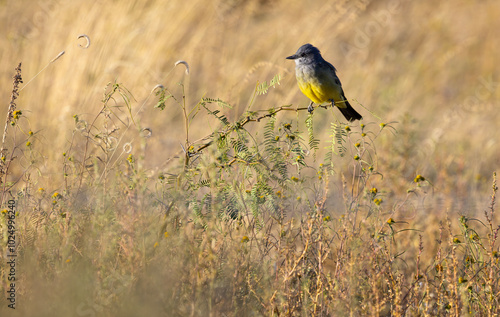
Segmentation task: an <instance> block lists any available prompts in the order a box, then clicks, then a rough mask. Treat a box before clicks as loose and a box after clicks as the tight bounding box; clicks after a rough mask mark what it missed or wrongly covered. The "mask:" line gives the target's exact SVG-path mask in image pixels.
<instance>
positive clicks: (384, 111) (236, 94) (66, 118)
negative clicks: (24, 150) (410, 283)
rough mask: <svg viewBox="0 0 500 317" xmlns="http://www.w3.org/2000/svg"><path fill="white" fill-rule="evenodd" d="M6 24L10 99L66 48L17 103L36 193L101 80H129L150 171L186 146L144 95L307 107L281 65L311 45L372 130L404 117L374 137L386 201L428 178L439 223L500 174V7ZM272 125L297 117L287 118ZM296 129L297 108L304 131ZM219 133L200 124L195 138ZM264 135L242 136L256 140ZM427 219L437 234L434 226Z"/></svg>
mask: <svg viewBox="0 0 500 317" xmlns="http://www.w3.org/2000/svg"><path fill="white" fill-rule="evenodd" d="M0 17H1V19H0V30H1V31H0V100H3V103H4V105H7V104H8V100H9V98H10V94H11V87H12V86H11V83H12V79H11V77H12V75H13V74H14V68H15V67H16V66H17V64H18V63H19V62H22V63H23V78H24V82H25V84H26V83H27V82H28V81H29V80H30V79H31V78H33V77H34V76H35V75H36V74H37V73H38V72H39V71H40V70H42V69H43V68H44V67H45V66H46V65H47V64H48V63H49V62H50V61H51V60H52V59H53V58H54V57H55V56H57V54H59V52H61V51H62V50H65V52H66V53H65V55H63V56H62V57H61V58H60V59H58V60H56V61H55V62H54V63H53V64H50V65H49V66H48V67H47V69H46V70H45V71H43V72H42V73H41V74H40V75H39V76H38V77H36V78H35V79H34V80H33V81H32V82H31V83H30V84H29V85H28V86H27V87H26V88H25V89H23V90H22V91H21V93H20V98H19V100H18V108H19V109H22V110H23V113H24V114H25V115H26V117H27V118H28V120H29V124H30V126H31V129H32V130H33V131H35V132H37V133H38V134H37V142H39V143H41V145H40V146H38V147H37V151H39V152H40V157H43V158H44V159H43V160H41V161H40V162H38V166H37V168H38V170H39V171H40V174H38V176H35V175H34V176H33V177H37V179H36V183H37V184H38V186H41V187H46V188H57V187H58V186H59V185H60V183H61V182H62V179H61V178H62V177H61V173H60V169H61V166H62V160H63V157H62V152H64V151H65V149H66V148H67V147H68V142H69V141H68V140H70V139H71V137H72V130H73V129H74V119H73V115H75V114H78V115H79V117H81V118H85V119H86V120H88V121H91V119H92V118H93V117H94V116H95V114H96V113H97V112H98V111H99V110H100V109H101V107H102V104H101V99H102V94H103V90H104V88H105V86H106V84H107V83H108V82H113V81H115V80H116V81H117V82H119V83H122V84H123V85H124V86H125V87H127V88H128V89H129V90H130V91H131V92H132V94H133V96H134V97H135V100H136V101H134V102H132V111H133V113H136V112H137V111H139V110H140V114H139V116H138V119H139V122H140V125H141V126H142V127H149V128H151V130H152V131H153V134H152V137H151V139H150V141H148V147H147V149H146V150H145V151H146V153H145V155H144V156H145V157H147V160H146V162H145V164H146V167H147V168H149V169H152V170H154V171H156V170H158V166H162V164H164V162H165V160H166V159H167V158H169V157H170V156H172V155H173V154H174V153H177V152H179V150H180V145H179V143H182V142H183V141H184V137H185V135H184V132H183V123H182V111H181V109H180V108H179V107H176V106H175V105H169V108H167V109H166V111H163V112H158V111H157V110H156V109H153V102H151V100H148V99H147V98H148V96H149V94H150V92H151V90H152V89H153V87H155V86H156V85H157V84H162V85H164V86H166V87H169V89H170V90H171V91H173V92H175V93H178V94H180V93H181V87H180V86H179V85H178V84H177V83H179V82H183V83H184V85H185V89H186V100H187V103H188V105H195V104H196V103H197V102H198V101H199V99H200V98H201V97H203V96H205V97H211V98H220V99H222V100H224V101H226V102H228V103H229V104H231V105H232V106H233V108H232V109H224V110H223V112H224V114H225V115H226V116H227V117H228V118H230V119H232V120H236V119H237V118H238V117H239V116H240V115H241V114H242V113H244V111H246V110H248V109H250V110H256V109H268V108H271V107H279V106H282V105H288V104H292V105H293V106H294V107H295V106H302V107H304V106H307V104H308V102H309V101H308V100H307V98H306V97H305V96H303V95H302V94H301V92H300V91H299V89H298V87H297V85H296V81H295V75H294V64H293V63H292V62H290V61H287V60H285V57H286V56H289V55H291V54H292V53H294V52H295V51H296V50H297V48H298V47H299V46H301V45H302V44H304V43H311V44H313V45H315V46H317V47H318V48H319V49H320V50H321V52H322V54H323V56H324V58H325V59H326V60H328V61H329V62H331V63H332V64H333V65H334V66H335V67H336V68H337V69H338V75H339V77H340V79H341V81H342V84H343V87H344V91H345V93H346V96H347V98H349V99H350V100H353V102H352V103H351V104H353V106H354V107H355V108H356V109H357V110H358V111H359V112H360V113H361V114H362V115H363V117H364V122H365V123H366V122H377V123H378V122H397V123H395V124H394V127H395V128H396V130H397V132H396V133H394V134H387V135H384V136H383V137H382V138H381V139H380V140H379V141H378V143H377V156H378V160H379V161H378V167H379V169H380V170H382V171H383V174H384V180H383V182H384V187H385V188H384V190H385V192H386V195H387V197H391V196H394V197H402V196H401V195H405V194H406V190H407V187H408V186H407V184H408V182H411V181H412V180H413V178H414V177H415V176H416V175H417V174H422V175H425V177H426V178H427V179H428V180H429V181H431V182H432V184H433V193H434V194H435V195H434V196H433V198H434V199H433V201H434V202H433V204H435V206H437V207H436V208H435V209H433V212H434V213H439V212H441V211H442V210H444V209H448V210H451V212H452V213H453V212H456V213H459V212H469V208H471V206H475V205H476V203H477V201H479V202H481V203H482V204H484V203H485V202H486V201H487V199H486V200H485V199H484V198H485V197H487V196H488V195H490V188H491V173H492V172H493V171H495V170H498V168H499V166H500V147H499V145H498V142H499V140H500V131H499V129H498V128H499V125H500V114H499V111H498V110H497V109H498V104H499V100H500V67H499V66H498V64H497V61H498V56H500V37H498V34H497V33H498V32H497V30H498V29H500V4H499V3H498V1H494V0H486V1H465V0H464V1H448V2H436V1H418V2H415V1H406V0H400V1H398V0H387V1H384V0H374V1H369V0H364V1H336V2H334V3H333V2H332V3H325V2H324V1H309V2H304V1H265V0H252V1H238V0H234V1H230V0H203V1H202V0H192V1H154V0H151V1H69V0H67V1H65V0H53V1H26V0H19V1H8V0H3V1H0ZM79 34H87V35H88V36H89V37H90V40H91V45H90V47H89V48H88V49H85V50H84V49H80V48H79V47H78V43H82V42H80V41H77V36H78V35H79ZM177 60H185V61H187V62H188V63H189V66H190V74H189V75H186V74H185V73H184V68H183V67H175V68H173V65H174V63H175V62H176V61H177ZM276 74H281V75H282V81H281V85H279V86H277V87H276V88H272V89H271V90H270V92H269V93H268V94H266V95H262V96H256V97H255V100H253V102H251V100H252V96H253V95H254V90H255V86H256V85H257V83H259V82H263V81H269V80H271V79H272V78H273V76H274V75H276ZM143 105H144V106H143ZM6 108H7V107H2V111H1V112H0V118H3V117H4V115H5V112H6ZM324 114H325V115H324ZM335 116H339V112H338V111H337V110H335V111H333V112H332V111H327V110H324V109H318V110H316V117H315V120H316V121H315V132H316V133H317V137H318V138H319V139H321V140H325V139H328V132H327V128H328V127H329V124H330V122H332V121H334V120H335V119H336V118H335ZM279 117H282V118H284V119H285V120H296V119H297V116H296V115H295V114H291V113H288V112H284V113H280V114H279ZM304 119H305V114H300V115H299V126H300V124H303V120H304ZM216 126H217V125H216V123H215V122H214V121H211V119H207V118H204V117H203V116H198V117H197V118H196V119H195V121H194V122H193V124H192V126H191V133H192V135H191V139H193V140H195V139H199V138H201V137H204V136H206V135H208V134H209V133H211V132H212V130H213V129H214V128H215V127H216ZM207 127H210V128H207ZM260 128H261V126H260V125H258V124H256V125H254V126H253V127H250V129H251V130H252V129H254V132H255V133H258V132H259V129H260ZM302 129H304V128H302ZM137 142H139V141H137ZM133 145H134V146H139V144H133ZM323 146H327V145H326V144H324V143H322V144H321V145H320V147H323ZM338 164H339V166H342V164H344V163H342V159H339V162H338ZM339 186H340V185H339ZM443 201H444V202H443ZM422 203H423V202H422ZM423 210H424V212H427V211H428V210H427V209H425V208H423ZM412 215H413V213H412ZM418 219H428V221H429V222H432V221H434V220H435V218H433V217H429V218H425V217H423V218H420V217H419V218H418ZM420 225H421V226H422V227H426V226H428V227H429V230H434V231H436V230H437V227H436V226H435V224H433V223H425V222H421V223H420ZM433 225H434V226H433ZM430 240H432V239H430ZM89 248H90V247H89ZM75 296H77V295H75Z"/></svg>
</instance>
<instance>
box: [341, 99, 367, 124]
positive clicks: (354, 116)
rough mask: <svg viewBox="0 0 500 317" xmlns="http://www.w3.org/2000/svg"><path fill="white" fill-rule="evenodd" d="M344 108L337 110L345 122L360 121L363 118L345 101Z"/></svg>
mask: <svg viewBox="0 0 500 317" xmlns="http://www.w3.org/2000/svg"><path fill="white" fill-rule="evenodd" d="M345 105H346V107H345V108H340V107H338V108H339V110H340V112H342V114H343V115H344V117H345V118H346V119H347V121H354V120H361V119H363V117H362V116H361V115H360V114H359V113H358V112H357V111H356V110H354V108H353V107H351V105H350V104H349V102H348V101H347V100H346V101H345Z"/></svg>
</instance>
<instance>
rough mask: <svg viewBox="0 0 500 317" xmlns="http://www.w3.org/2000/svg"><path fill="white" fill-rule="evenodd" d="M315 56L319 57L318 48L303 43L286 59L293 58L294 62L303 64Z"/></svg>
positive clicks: (312, 59)
mask: <svg viewBox="0 0 500 317" xmlns="http://www.w3.org/2000/svg"><path fill="white" fill-rule="evenodd" d="M316 58H321V53H320V52H319V50H318V49H317V48H316V47H314V46H313V45H311V44H304V45H302V46H301V47H299V49H298V50H297V52H296V53H295V54H293V55H292V56H288V57H287V58H286V59H293V60H295V64H297V65H299V64H304V63H310V62H312V61H314V60H315V59H316Z"/></svg>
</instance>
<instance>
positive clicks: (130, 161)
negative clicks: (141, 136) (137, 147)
mask: <svg viewBox="0 0 500 317" xmlns="http://www.w3.org/2000/svg"><path fill="white" fill-rule="evenodd" d="M127 161H128V162H129V163H134V156H133V155H132V154H129V155H128V157H127Z"/></svg>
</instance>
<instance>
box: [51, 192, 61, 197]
mask: <svg viewBox="0 0 500 317" xmlns="http://www.w3.org/2000/svg"><path fill="white" fill-rule="evenodd" d="M52 198H61V194H59V193H58V192H55V193H54V195H52Z"/></svg>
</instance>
